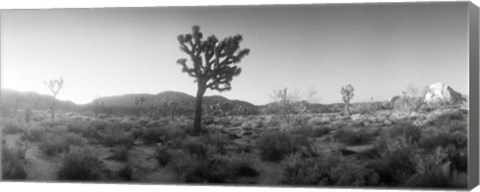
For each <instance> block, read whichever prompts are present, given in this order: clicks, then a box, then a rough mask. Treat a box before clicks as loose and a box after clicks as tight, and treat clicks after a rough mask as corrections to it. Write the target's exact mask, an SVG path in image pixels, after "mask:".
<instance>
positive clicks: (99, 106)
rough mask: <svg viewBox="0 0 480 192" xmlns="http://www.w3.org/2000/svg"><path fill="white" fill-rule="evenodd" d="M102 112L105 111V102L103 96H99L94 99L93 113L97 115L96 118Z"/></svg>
mask: <svg viewBox="0 0 480 192" xmlns="http://www.w3.org/2000/svg"><path fill="white" fill-rule="evenodd" d="M102 112H105V103H104V102H103V100H102V98H101V97H97V98H96V99H95V100H93V114H94V115H95V118H96V117H98V115H99V114H100V113H102Z"/></svg>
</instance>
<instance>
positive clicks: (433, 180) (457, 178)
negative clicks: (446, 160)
mask: <svg viewBox="0 0 480 192" xmlns="http://www.w3.org/2000/svg"><path fill="white" fill-rule="evenodd" d="M405 186H408V187H426V188H442V189H444V188H455V189H466V188H467V187H468V175H467V173H458V172H453V173H452V174H445V173H443V172H442V170H441V169H434V170H432V171H429V172H426V173H424V174H418V175H414V176H413V177H412V178H411V179H409V180H408V181H407V182H406V184H405Z"/></svg>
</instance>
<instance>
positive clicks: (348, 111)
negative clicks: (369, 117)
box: [345, 101, 352, 116]
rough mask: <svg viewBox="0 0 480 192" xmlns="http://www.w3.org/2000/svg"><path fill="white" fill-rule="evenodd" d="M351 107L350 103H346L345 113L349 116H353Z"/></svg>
mask: <svg viewBox="0 0 480 192" xmlns="http://www.w3.org/2000/svg"><path fill="white" fill-rule="evenodd" d="M349 106H350V101H349V102H346V103H345V112H347V115H348V116H350V115H352V114H351V113H350V107H349Z"/></svg>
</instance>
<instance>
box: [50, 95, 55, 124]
mask: <svg viewBox="0 0 480 192" xmlns="http://www.w3.org/2000/svg"><path fill="white" fill-rule="evenodd" d="M51 113H52V121H53V120H55V96H54V97H53V100H52V111H51Z"/></svg>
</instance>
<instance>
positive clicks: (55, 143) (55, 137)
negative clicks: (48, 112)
mask: <svg viewBox="0 0 480 192" xmlns="http://www.w3.org/2000/svg"><path fill="white" fill-rule="evenodd" d="M86 143H87V140H86V139H85V138H83V137H81V136H79V135H76V134H73V133H67V134H64V135H60V134H55V133H47V134H46V135H45V136H44V137H42V139H41V141H40V143H39V144H38V149H39V150H40V151H42V152H43V153H45V154H46V155H49V156H50V155H55V154H58V153H63V152H68V151H69V150H70V147H71V146H84V145H85V144H86Z"/></svg>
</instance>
